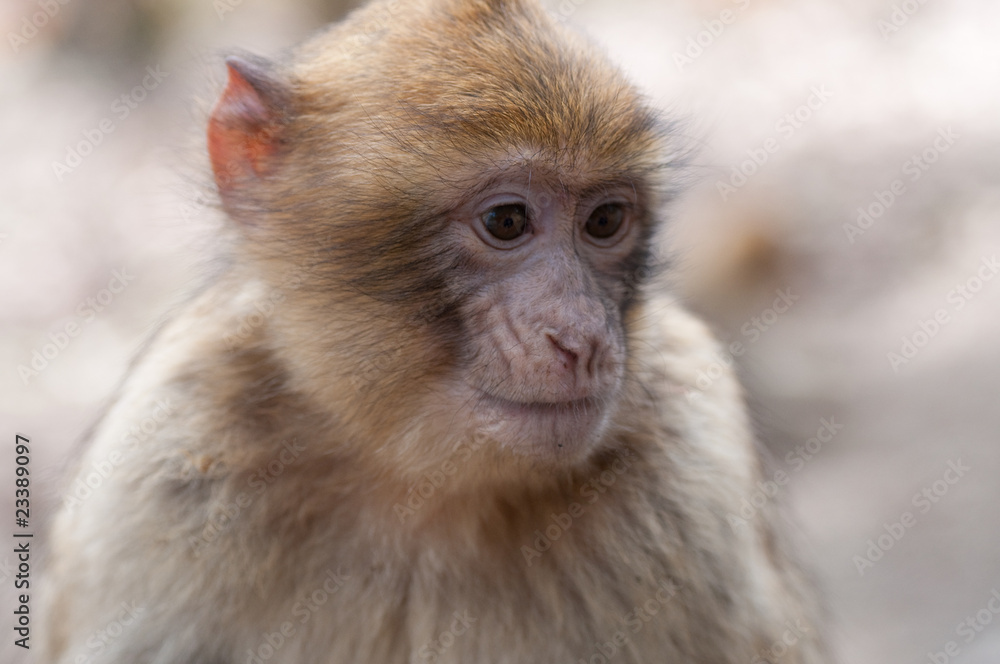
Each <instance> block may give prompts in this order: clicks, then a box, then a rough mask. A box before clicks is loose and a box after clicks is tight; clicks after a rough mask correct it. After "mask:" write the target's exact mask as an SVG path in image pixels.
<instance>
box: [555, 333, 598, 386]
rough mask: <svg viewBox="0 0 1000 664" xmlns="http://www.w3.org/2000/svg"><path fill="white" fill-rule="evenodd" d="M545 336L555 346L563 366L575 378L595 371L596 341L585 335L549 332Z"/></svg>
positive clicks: (584, 376) (587, 375)
mask: <svg viewBox="0 0 1000 664" xmlns="http://www.w3.org/2000/svg"><path fill="white" fill-rule="evenodd" d="M545 336H547V337H548V339H549V341H550V342H551V343H552V345H553V346H554V347H555V350H556V354H557V356H558V357H559V358H560V360H561V361H562V365H563V367H564V368H565V369H566V370H567V371H568V372H569V373H571V374H572V375H573V376H574V378H577V379H579V378H589V377H591V375H592V373H593V366H592V364H593V358H594V355H595V354H596V343H594V341H593V340H591V339H588V338H586V337H585V336H583V335H576V334H563V335H557V334H553V333H552V332H547V333H546V334H545Z"/></svg>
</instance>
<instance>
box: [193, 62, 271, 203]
mask: <svg viewBox="0 0 1000 664" xmlns="http://www.w3.org/2000/svg"><path fill="white" fill-rule="evenodd" d="M263 62H264V61H262V60H261V61H259V62H251V61H249V60H246V59H244V58H239V57H235V56H232V57H229V58H226V66H227V67H228V70H229V81H228V82H227V84H226V89H225V90H224V91H223V93H222V96H221V97H220V98H219V101H217V102H216V104H215V108H213V109H212V115H211V117H210V118H209V121H208V154H209V157H210V158H211V160H212V171H213V172H214V173H215V182H216V184H217V185H218V187H219V191H220V193H222V194H223V196H225V195H226V194H228V193H230V192H231V191H232V190H233V189H234V188H235V186H236V185H237V184H238V183H239V182H240V181H245V180H247V179H253V178H256V177H259V176H260V175H263V174H264V173H266V172H267V170H268V166H269V157H271V156H272V155H273V154H274V153H275V152H276V150H277V147H278V145H279V144H280V137H279V132H280V121H281V119H282V117H283V109H282V101H283V100H282V98H281V97H282V94H281V87H282V86H281V85H280V84H278V83H277V82H276V81H275V80H274V79H273V78H271V77H270V76H269V74H268V72H267V71H266V66H265V65H263V64H262V63H263Z"/></svg>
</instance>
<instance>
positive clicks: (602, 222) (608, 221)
mask: <svg viewBox="0 0 1000 664" xmlns="http://www.w3.org/2000/svg"><path fill="white" fill-rule="evenodd" d="M624 219H625V208H624V207H623V206H622V205H621V203H605V204H604V205H599V206H598V207H597V209H595V210H594V211H593V212H591V213H590V218H589V219H587V225H586V229H587V233H589V234H590V235H591V236H593V237H595V238H597V239H598V240H606V239H608V238H609V237H611V236H612V235H614V234H615V233H617V232H618V229H619V228H621V227H622V221H623V220H624Z"/></svg>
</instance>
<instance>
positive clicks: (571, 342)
mask: <svg viewBox="0 0 1000 664" xmlns="http://www.w3.org/2000/svg"><path fill="white" fill-rule="evenodd" d="M512 170H514V171H515V172H514V173H510V172H507V173H505V175H504V176H503V177H501V178H500V179H499V180H498V181H494V183H493V184H492V185H491V186H489V187H488V188H486V189H485V190H483V191H481V192H479V193H477V194H476V195H475V196H472V197H470V198H469V200H468V202H467V203H466V204H464V205H462V206H460V207H459V208H457V209H456V210H455V211H454V212H453V213H452V215H450V225H449V227H448V228H447V230H446V232H447V233H452V234H454V242H455V246H454V247H453V248H452V251H454V252H457V253H459V254H461V255H462V256H463V261H462V262H463V263H466V264H471V265H474V266H475V267H474V269H472V270H465V271H464V272H465V274H464V275H463V279H469V278H470V277H471V278H472V279H473V283H472V284H471V285H470V284H466V285H465V288H463V289H462V290H463V291H464V292H465V294H466V295H465V296H464V297H463V298H462V302H461V305H460V307H459V313H458V315H459V317H460V318H461V319H462V321H463V322H464V327H465V334H466V337H467V340H468V343H467V347H466V349H465V352H463V353H462V354H461V355H460V356H459V357H457V358H456V367H455V371H454V372H452V374H451V376H452V380H454V381H455V383H456V384H455V386H454V392H453V397H454V398H455V400H456V401H455V405H456V406H457V408H458V409H459V410H465V411H467V415H468V416H469V417H470V418H472V419H473V420H474V421H478V422H480V423H481V424H482V425H483V426H485V427H487V428H488V429H489V432H490V435H491V436H492V437H493V438H494V439H495V440H496V441H497V442H498V443H500V444H501V445H504V446H507V447H509V448H510V449H511V450H512V451H514V452H516V453H519V454H527V455H532V456H535V455H541V456H558V457H566V458H574V457H577V456H580V455H582V454H585V453H586V452H587V451H589V450H590V449H591V448H592V446H593V445H594V444H595V443H596V442H597V441H598V440H599V439H600V438H601V436H602V434H603V433H604V429H605V427H606V425H607V422H608V421H609V419H610V416H611V415H612V413H613V411H614V409H615V407H616V404H617V401H618V396H619V392H620V389H621V385H622V379H623V375H624V361H625V339H624V331H623V328H622V311H623V308H624V306H625V304H626V300H627V298H628V295H629V294H628V292H627V290H628V289H627V285H628V283H627V279H626V275H628V274H630V272H629V268H630V266H631V265H632V264H633V262H634V260H635V256H636V252H637V250H639V249H641V245H642V244H643V243H644V238H643V229H642V224H641V223H640V219H639V216H640V212H641V211H640V209H639V203H640V201H638V200H637V198H636V191H635V189H634V188H633V187H632V186H630V185H629V184H628V183H614V182H608V183H602V184H601V186H598V187H591V188H589V190H585V191H576V190H569V189H568V188H566V187H565V186H563V184H562V183H561V182H560V181H558V179H557V178H556V177H555V176H552V177H545V176H541V177H540V176H539V175H538V174H537V173H535V174H534V176H533V177H532V173H531V171H530V170H529V169H524V170H523V172H517V171H518V169H512ZM473 275H474V276H473Z"/></svg>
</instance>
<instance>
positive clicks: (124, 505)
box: [41, 0, 826, 664]
mask: <svg viewBox="0 0 1000 664" xmlns="http://www.w3.org/2000/svg"><path fill="white" fill-rule="evenodd" d="M386 15H389V16H391V17H392V20H390V21H374V20H372V19H373V17H375V16H386ZM372 25H376V26H378V29H377V30H372V29H371V26H372ZM226 65H227V67H228V82H227V84H226V87H225V90H224V91H223V92H222V94H221V97H220V99H219V100H218V102H217V104H216V105H215V107H214V109H213V111H212V113H211V117H210V119H209V121H208V132H207V134H208V136H207V139H208V141H207V142H208V155H209V159H210V163H211V167H212V171H213V173H214V179H215V185H216V187H217V190H218V194H219V200H220V202H221V208H222V210H223V211H224V213H225V215H226V216H227V217H228V220H229V222H230V223H229V232H230V233H231V235H232V237H231V238H230V241H229V242H228V244H227V247H228V250H227V253H226V256H225V257H224V258H223V259H222V260H224V262H225V269H223V270H220V271H219V275H218V276H217V277H215V278H214V280H213V281H212V282H211V283H210V284H208V285H207V286H206V287H205V288H204V289H203V290H201V291H200V292H199V293H198V294H197V295H196V296H194V297H193V298H192V299H191V301H190V302H189V304H188V305H187V306H186V307H185V308H184V309H183V310H182V311H181V312H180V313H179V314H178V315H176V316H175V317H174V318H172V319H171V320H169V321H168V322H167V323H165V324H164V325H163V326H162V328H161V329H160V330H159V331H158V333H157V334H156V335H155V338H153V339H152V341H151V342H150V344H149V346H148V347H147V348H146V349H145V351H144V352H143V353H142V355H141V357H140V358H139V359H138V360H137V362H136V363H135V365H134V368H133V369H132V370H131V372H130V374H129V375H128V377H127V379H126V380H125V382H124V383H123V387H122V389H121V392H120V394H119V396H118V397H117V400H116V402H115V404H114V405H113V406H112V407H111V408H110V410H109V411H108V412H107V414H106V415H105V416H104V418H103V420H102V422H101V423H100V424H99V426H98V427H97V428H96V430H95V433H94V434H93V436H92V439H91V441H90V443H89V447H88V448H87V451H86V453H85V455H84V456H83V458H82V460H81V461H80V464H79V468H78V474H77V478H79V479H84V480H86V478H87V477H88V475H90V474H91V473H92V472H94V469H95V468H98V467H100V468H102V469H103V470H104V471H105V472H102V473H101V474H100V478H101V479H100V482H98V483H97V486H93V484H94V483H90V484H89V485H88V486H91V488H92V490H91V491H90V492H89V494H88V495H86V496H84V497H79V496H76V495H73V494H72V493H71V494H70V495H69V496H68V497H67V500H66V505H65V507H64V509H63V510H62V511H61V513H60V514H59V515H58V517H57V519H56V522H55V524H54V529H53V532H52V549H51V561H50V566H49V570H48V580H47V582H48V591H47V604H46V607H45V609H44V613H45V618H46V633H45V644H44V654H43V657H42V659H41V661H43V662H58V663H60V664H71V663H75V662H80V661H86V662H90V663H93V664H108V663H115V664H244V663H247V664H262V663H264V662H287V663H291V664H306V663H309V664H360V663H366V664H414V663H419V662H438V663H441V664H449V663H451V664H457V663H460V662H461V663H463V664H553V663H557V662H561V663H565V664H576V663H580V662H582V663H585V664H599V663H602V662H615V663H621V664H638V663H644V664H653V663H655V664H663V663H666V662H670V663H672V664H682V663H684V664H737V663H741V664H759V663H764V662H767V663H771V664H778V663H779V662H781V663H789V664H814V663H818V662H823V661H826V660H825V655H823V649H822V647H821V643H822V639H821V638H820V633H821V632H822V625H821V624H820V620H821V618H820V617H819V614H818V613H817V611H816V609H815V607H814V603H813V601H812V599H811V597H810V595H811V593H810V591H809V589H808V584H807V583H806V581H805V580H804V576H803V574H802V573H801V572H800V571H799V569H798V568H797V567H796V566H795V565H794V564H793V563H792V562H790V560H789V557H788V556H787V554H786V552H785V550H786V547H785V545H784V544H783V541H784V540H783V537H782V535H781V534H780V532H779V531H780V529H779V528H778V527H777V525H776V521H777V519H776V516H775V515H776V510H775V508H774V507H773V506H772V505H765V506H763V507H762V508H761V509H760V510H758V511H757V513H756V514H755V515H753V518H751V519H744V518H743V517H741V516H740V508H741V505H742V499H743V498H744V497H745V496H747V495H750V494H752V493H753V491H754V489H755V486H756V483H757V482H758V481H760V479H761V466H760V461H759V459H758V455H757V452H756V449H755V442H754V438H753V435H752V432H751V428H750V425H749V423H748V418H747V414H746V412H745V408H744V404H743V400H742V397H741V392H740V388H739V386H738V385H737V383H736V381H735V380H734V378H733V376H731V375H729V374H726V375H723V376H721V377H719V378H718V379H717V380H715V381H714V382H713V383H712V385H711V386H710V388H708V389H705V390H702V389H699V387H698V385H697V376H698V374H699V372H700V371H702V370H703V369H704V368H705V367H706V366H708V365H710V364H712V363H713V362H714V359H715V357H716V355H715V353H716V345H715V342H714V341H713V340H712V338H711V336H710V335H709V333H708V332H707V331H706V328H705V327H704V326H703V325H702V324H701V323H700V322H698V321H697V320H695V319H693V318H692V317H691V316H690V315H688V314H687V313H685V312H684V311H683V310H681V309H680V308H679V307H678V306H677V305H676V304H675V303H674V302H673V301H672V299H671V298H670V297H669V295H668V294H666V293H665V292H664V291H663V289H660V288H657V287H653V286H651V284H650V276H651V275H652V274H653V273H654V270H655V268H656V267H657V266H656V265H655V263H656V262H657V261H655V260H654V258H653V247H654V246H655V242H656V236H657V230H658V228H659V227H660V225H661V215H662V206H663V204H664V203H665V202H666V199H667V198H669V195H668V192H670V191H672V190H673V189H674V188H675V186H676V184H677V178H678V171H679V169H680V168H681V167H682V165H681V163H680V162H679V160H678V156H677V155H678V154H679V151H678V146H677V144H676V141H675V139H674V137H673V136H672V134H671V125H670V124H669V123H667V122H665V121H664V120H663V119H662V118H661V116H660V114H659V113H657V112H656V111H655V110H654V109H652V108H650V107H649V106H648V105H647V103H646V101H645V100H644V99H643V97H642V96H641V95H640V94H639V93H638V92H637V91H636V90H635V89H634V88H633V87H632V86H631V85H630V84H629V83H628V81H627V80H626V79H625V77H624V76H623V75H622V73H621V72H620V71H619V70H618V69H616V68H615V67H614V66H612V65H610V64H608V63H607V62H606V61H605V60H604V59H603V58H602V57H601V56H600V55H599V53H598V51H597V49H596V48H595V47H594V46H593V45H592V44H590V43H589V42H587V41H586V40H584V39H582V38H580V37H579V36H576V35H575V34H573V33H572V32H570V31H569V30H568V29H566V28H565V27H564V26H562V25H561V24H560V23H559V22H558V21H556V20H554V19H553V18H551V17H550V16H549V15H548V14H547V13H546V12H545V11H544V10H543V9H542V8H541V7H540V6H539V5H538V4H536V2H535V0H418V1H412V2H401V1H400V0H389V1H387V2H376V3H374V4H372V5H369V6H368V7H366V8H363V9H361V10H358V11H356V12H355V13H353V14H352V15H350V16H349V17H348V18H347V19H346V20H344V21H343V22H341V23H339V24H336V25H334V26H332V27H331V28H329V29H328V30H326V31H325V32H322V33H320V34H318V35H317V36H315V37H314V38H313V39H311V40H309V41H308V42H306V43H305V44H303V45H301V46H300V47H298V48H296V49H294V50H292V51H290V52H289V53H288V54H287V55H286V56H285V57H282V58H279V59H276V60H266V59H263V58H260V57H256V56H249V55H238V56H232V57H230V58H228V59H227V60H226ZM147 423H149V424H148V425H147ZM140 425H141V426H140ZM109 469H110V470H109ZM81 658H82V659H81Z"/></svg>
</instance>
